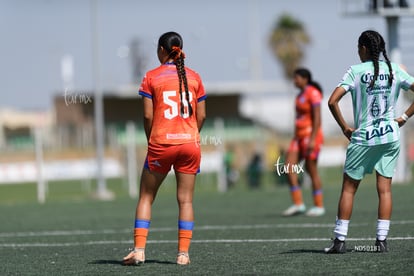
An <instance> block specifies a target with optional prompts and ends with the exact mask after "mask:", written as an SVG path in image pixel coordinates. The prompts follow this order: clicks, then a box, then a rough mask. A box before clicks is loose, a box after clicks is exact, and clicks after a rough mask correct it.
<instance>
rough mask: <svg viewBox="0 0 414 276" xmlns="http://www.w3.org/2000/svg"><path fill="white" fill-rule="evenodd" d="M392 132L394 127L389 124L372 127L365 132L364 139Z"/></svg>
mask: <svg viewBox="0 0 414 276" xmlns="http://www.w3.org/2000/svg"><path fill="white" fill-rule="evenodd" d="M390 132H394V129H393V128H392V126H391V125H386V126H385V127H380V128H373V129H372V130H371V131H367V132H366V139H367V140H371V139H372V138H375V137H381V136H383V135H385V134H387V133H390Z"/></svg>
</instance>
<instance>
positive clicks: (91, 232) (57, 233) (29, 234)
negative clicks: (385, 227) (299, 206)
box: [0, 220, 414, 238]
mask: <svg viewBox="0 0 414 276" xmlns="http://www.w3.org/2000/svg"><path fill="white" fill-rule="evenodd" d="M391 224H392V225H394V224H414V220H402V221H391ZM368 225H370V223H351V226H350V227H361V226H368ZM333 227H334V224H331V223H288V224H258V225H204V226H195V227H194V231H209V230H251V229H279V228H333ZM150 231H151V232H169V231H177V227H159V228H156V227H154V228H151V229H150ZM132 232H133V227H131V228H128V229H116V230H115V229H103V230H68V231H66V230H57V231H39V232H9V233H7V232H5V233H0V238H12V237H48V236H86V235H97V234H122V233H132Z"/></svg>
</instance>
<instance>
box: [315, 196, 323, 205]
mask: <svg viewBox="0 0 414 276" xmlns="http://www.w3.org/2000/svg"><path fill="white" fill-rule="evenodd" d="M313 203H314V204H315V206H317V207H323V195H322V193H319V194H316V195H313Z"/></svg>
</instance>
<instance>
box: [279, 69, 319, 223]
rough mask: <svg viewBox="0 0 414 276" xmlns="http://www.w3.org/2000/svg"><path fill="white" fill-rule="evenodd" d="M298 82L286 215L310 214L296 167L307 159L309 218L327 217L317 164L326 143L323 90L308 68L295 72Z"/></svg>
mask: <svg viewBox="0 0 414 276" xmlns="http://www.w3.org/2000/svg"><path fill="white" fill-rule="evenodd" d="M293 80H294V83H295V86H296V87H297V88H299V89H300V93H299V95H298V96H297V97H296V120H295V136H294V137H293V139H292V141H291V143H290V146H289V149H288V151H287V156H286V160H285V162H286V163H285V166H289V169H288V170H289V173H288V180H289V185H290V194H291V197H292V201H293V205H292V206H290V207H289V208H288V209H286V210H285V211H284V212H283V215H284V216H293V215H296V214H300V213H304V212H305V211H306V207H305V204H304V203H303V199H302V191H301V188H300V186H299V181H298V171H293V167H295V166H298V164H299V162H300V161H301V160H303V159H305V169H306V171H307V172H308V173H309V175H310V177H311V180H312V188H313V201H314V205H315V206H314V207H312V208H310V209H309V210H308V212H307V213H306V215H308V216H322V215H323V214H325V208H324V206H323V198H322V183H321V179H320V177H319V174H318V169H317V161H318V155H319V151H320V149H321V146H322V143H323V133H322V127H321V107H320V104H321V101H322V89H321V87H320V86H319V84H318V83H316V82H314V81H313V80H312V75H311V72H310V71H309V70H308V69H305V68H298V69H296V70H295V72H294V79H293Z"/></svg>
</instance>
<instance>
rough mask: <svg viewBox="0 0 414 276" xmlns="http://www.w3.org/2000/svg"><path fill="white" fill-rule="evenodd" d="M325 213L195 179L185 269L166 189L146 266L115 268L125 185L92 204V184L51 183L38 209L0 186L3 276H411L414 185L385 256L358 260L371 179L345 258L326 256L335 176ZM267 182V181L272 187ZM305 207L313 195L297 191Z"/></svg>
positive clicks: (281, 193)
mask: <svg viewBox="0 0 414 276" xmlns="http://www.w3.org/2000/svg"><path fill="white" fill-rule="evenodd" d="M322 177H323V179H324V192H325V203H326V207H327V214H326V215H325V216H323V217H318V218H308V217H306V216H296V217H292V218H284V217H281V216H280V213H281V211H282V210H283V209H285V208H286V207H288V206H289V205H290V199H289V194H288V189H287V187H286V186H280V185H274V184H270V183H267V184H266V185H264V187H262V188H261V189H258V190H249V189H247V188H246V187H245V185H242V184H240V185H239V187H236V188H235V189H233V190H231V191H229V192H227V193H225V194H219V193H217V192H216V191H215V184H214V178H211V177H210V178H208V177H202V178H200V183H198V186H197V189H196V194H195V200H194V204H195V212H196V227H195V230H194V237H193V242H192V246H191V250H190V256H191V261H192V263H191V264H190V265H189V266H187V267H180V266H177V265H176V264H175V263H174V262H175V254H176V247H177V244H176V243H177V241H176V239H177V229H176V225H177V207H176V201H175V188H174V185H173V183H172V181H167V182H166V183H165V185H164V186H163V187H162V188H161V191H160V193H159V196H158V198H157V201H156V202H155V205H154V209H153V219H152V223H151V230H150V235H149V239H148V245H147V250H146V257H147V262H146V263H145V264H144V265H142V266H139V267H127V266H122V264H121V259H122V257H123V256H124V255H126V254H127V253H128V248H130V247H131V246H132V245H133V242H132V231H133V229H132V226H133V220H134V210H135V204H136V200H135V199H130V198H129V197H128V196H127V194H126V188H125V184H124V183H123V181H120V180H111V181H109V182H108V187H109V188H110V189H111V190H112V191H114V192H115V194H116V195H117V196H116V199H115V200H114V201H110V202H101V201H97V200H94V199H93V198H91V197H90V196H89V195H90V192H91V191H92V190H93V189H94V184H93V183H80V182H73V183H50V184H49V193H48V197H47V202H46V203H45V204H43V205H40V204H38V203H36V190H35V185H33V184H21V185H6V186H0V210H1V211H0V225H1V226H0V260H1V265H0V275H242V274H243V275H334V274H335V275H408V274H410V273H412V271H413V269H414V264H413V259H414V246H413V239H414V233H413V232H414V230H413V229H414V227H413V226H414V219H413V211H414V205H413V204H412V198H413V186H412V184H407V185H394V187H393V193H394V211H393V219H392V224H391V231H390V235H389V247H390V252H389V253H386V254H378V253H372V252H367V251H366V250H365V252H358V251H356V250H355V249H358V248H359V249H364V248H365V249H368V250H369V248H370V246H372V245H373V244H374V240H375V226H376V206H377V196H376V192H375V186H374V182H373V178H372V177H370V178H368V179H367V180H366V181H363V183H361V186H360V190H359V191H358V194H357V197H356V202H355V207H354V214H353V217H352V220H351V224H350V230H349V233H348V234H349V240H348V242H347V248H348V252H347V253H346V254H343V255H326V254H324V253H323V248H324V247H326V246H328V245H329V244H330V238H331V237H332V229H333V222H334V219H335V214H336V205H337V200H338V196H339V192H340V178H341V177H340V169H334V170H330V171H324V172H322ZM270 179H271V178H268V182H270ZM304 198H305V201H306V203H307V205H310V204H311V191H310V190H309V189H305V190H304Z"/></svg>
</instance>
